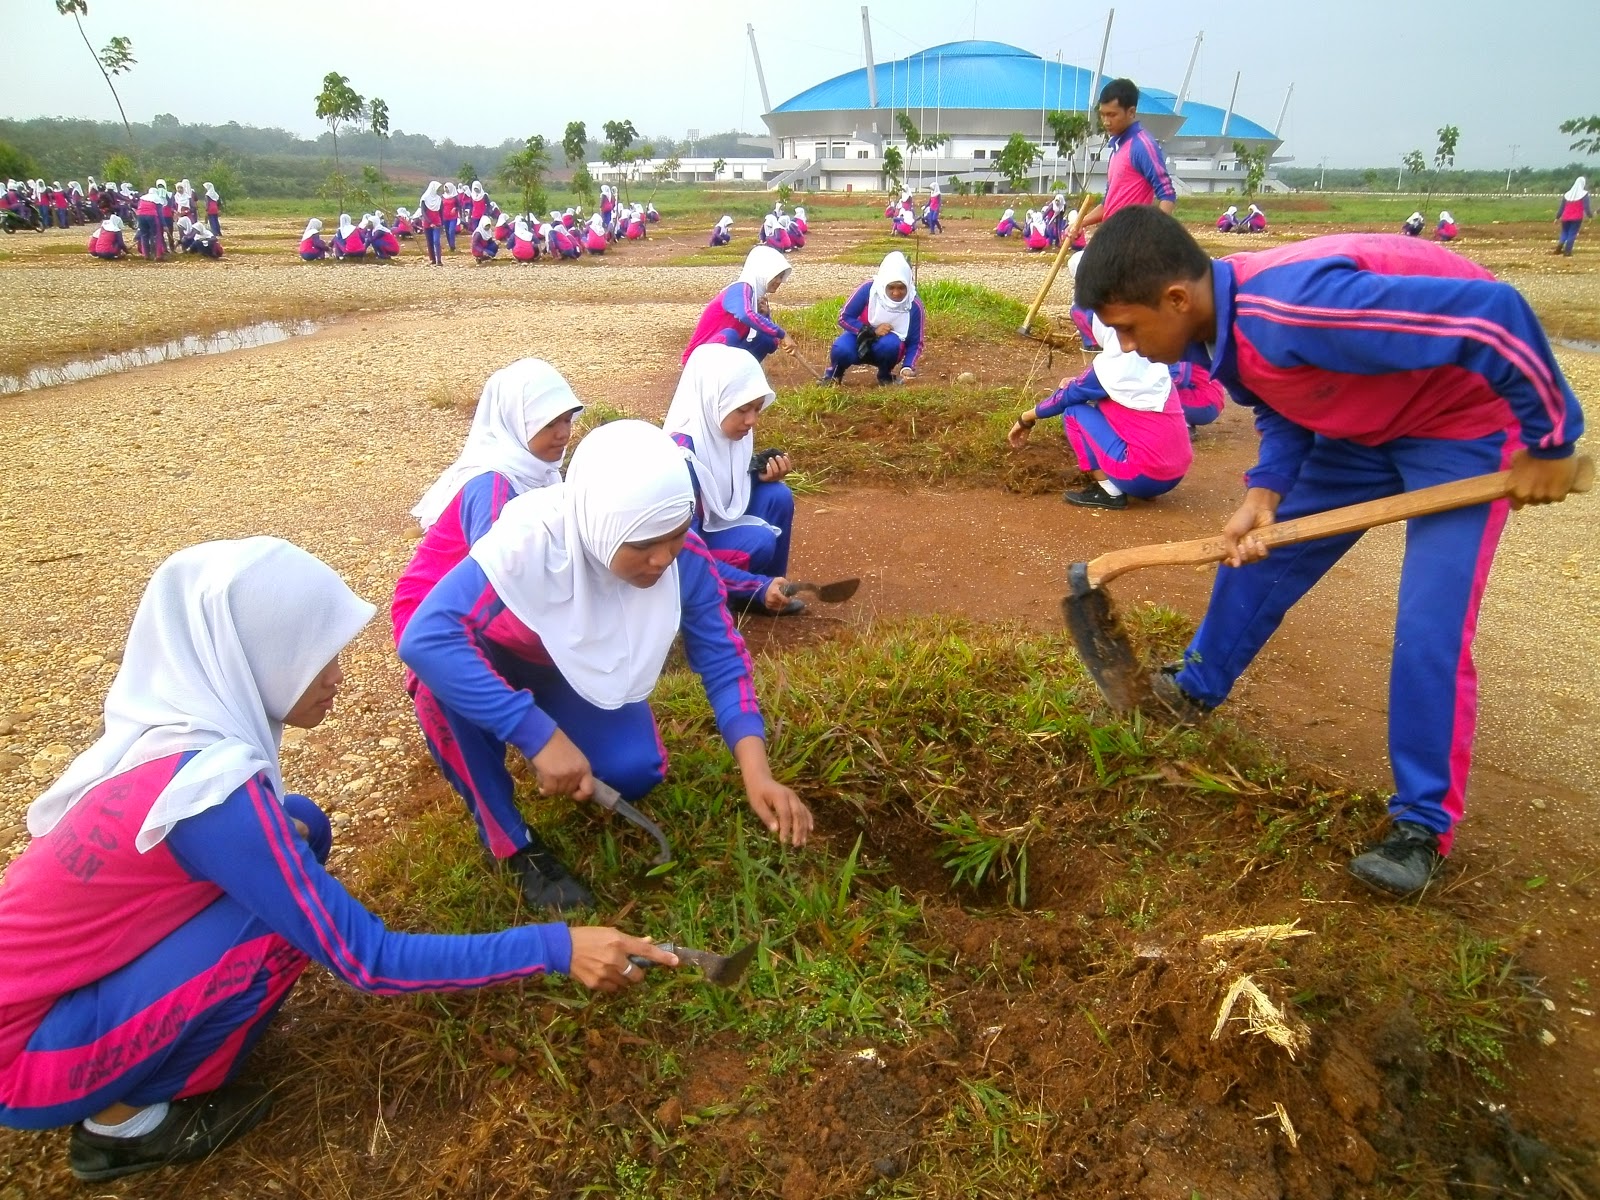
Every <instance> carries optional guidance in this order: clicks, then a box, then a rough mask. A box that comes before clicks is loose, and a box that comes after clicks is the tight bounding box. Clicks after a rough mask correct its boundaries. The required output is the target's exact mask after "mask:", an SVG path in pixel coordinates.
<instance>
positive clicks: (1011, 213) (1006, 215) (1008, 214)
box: [1000, 208, 1017, 225]
mask: <svg viewBox="0 0 1600 1200" xmlns="http://www.w3.org/2000/svg"><path fill="white" fill-rule="evenodd" d="M1016 219H1017V210H1016V209H1014V208H1008V209H1006V210H1005V212H1003V213H1001V214H1000V223H1001V224H1002V225H1003V224H1005V222H1007V221H1015V220H1016Z"/></svg>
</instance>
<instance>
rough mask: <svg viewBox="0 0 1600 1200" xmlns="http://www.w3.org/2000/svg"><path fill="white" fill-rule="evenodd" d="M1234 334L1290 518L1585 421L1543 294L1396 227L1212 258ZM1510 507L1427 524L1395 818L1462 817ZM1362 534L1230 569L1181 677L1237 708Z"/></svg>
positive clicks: (1412, 556) (1389, 489) (1395, 736)
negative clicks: (1293, 620) (1480, 648)
mask: <svg viewBox="0 0 1600 1200" xmlns="http://www.w3.org/2000/svg"><path fill="white" fill-rule="evenodd" d="M1212 272H1213V287H1214V296H1215V303H1216V311H1217V339H1216V342H1215V343H1214V346H1212V347H1206V348H1204V349H1201V348H1198V347H1197V348H1195V351H1194V355H1195V357H1196V359H1197V360H1198V361H1201V362H1202V363H1203V364H1204V365H1206V366H1207V367H1208V369H1209V370H1210V371H1211V373H1212V375H1214V376H1215V377H1216V378H1217V379H1219V380H1220V381H1221V382H1222V383H1223V384H1224V385H1225V386H1226V387H1227V389H1228V391H1229V392H1230V393H1231V394H1232V395H1233V397H1234V399H1235V400H1237V401H1239V402H1240V403H1242V404H1246V405H1248V406H1249V407H1250V408H1251V409H1252V410H1253V411H1254V412H1255V418H1256V428H1257V430H1258V431H1259V432H1260V435H1261V449H1260V454H1259V457H1258V460H1257V463H1256V465H1255V466H1254V467H1252V468H1251V469H1250V471H1249V472H1248V473H1247V474H1246V483H1247V484H1249V485H1250V486H1252V487H1262V488H1268V489H1270V490H1272V491H1274V492H1277V493H1279V494H1280V495H1281V496H1283V502H1282V504H1281V505H1280V507H1279V509H1278V514H1277V515H1278V519H1279V520H1280V521H1281V520H1289V519H1292V518H1294V517H1298V516H1303V515H1305V514H1307V513H1312V512H1320V511H1323V510H1325V509H1330V508H1336V507H1340V506H1343V505H1348V504H1357V503H1361V502H1363V501H1366V500H1372V499H1377V498H1380V497H1383V496H1392V495H1396V494H1399V493H1401V492H1406V491H1411V490H1414V489H1417V488H1422V487H1427V486H1429V485H1431V484H1436V483H1445V482H1449V481H1451V480H1455V479H1462V478H1465V477H1468V476H1471V475H1478V474H1484V473H1488V472H1492V471H1498V470H1501V469H1504V468H1505V467H1507V466H1509V465H1510V462H1511V458H1512V455H1513V454H1515V453H1516V452H1517V451H1519V450H1522V449H1526V450H1527V452H1528V453H1529V454H1530V455H1533V456H1534V457H1538V458H1564V457H1566V456H1568V455H1570V454H1571V453H1572V452H1573V446H1574V443H1575V442H1576V441H1577V440H1578V437H1579V435H1580V434H1581V433H1582V432H1583V413H1582V411H1581V410H1580V409H1579V407H1578V401H1577V398H1576V397H1575V396H1574V395H1573V392H1572V389H1571V387H1570V386H1568V384H1567V382H1566V380H1565V379H1563V378H1562V375H1561V371H1560V369H1559V368H1558V367H1557V365H1556V362H1555V358H1554V356H1553V355H1552V353H1551V351H1550V346H1549V343H1548V342H1547V341H1546V340H1545V336H1544V331H1543V330H1542V329H1541V328H1540V326H1539V322H1538V319H1537V318H1536V317H1535V316H1534V314H1533V310H1532V309H1531V308H1530V307H1529V306H1528V303H1527V301H1526V300H1524V299H1523V297H1522V296H1521V295H1520V294H1519V293H1518V292H1517V291H1516V290H1515V289H1514V288H1512V287H1510V286H1509V285H1508V284H1504V283H1500V282H1498V281H1496V280H1495V279H1494V277H1493V276H1492V275H1490V274H1489V273H1488V272H1487V271H1485V270H1484V269H1483V268H1481V267H1479V266H1477V265H1476V264H1474V263H1472V262H1469V261H1468V260H1466V259H1464V258H1462V257H1460V256H1459V255H1457V254H1454V253H1452V252H1451V251H1449V250H1446V249H1444V248H1443V247H1440V246H1436V245H1433V244H1432V243H1428V242H1420V241H1415V240H1412V239H1408V238H1402V237H1396V236H1389V235H1381V234H1378V235H1348V236H1339V237H1323V238H1313V239H1311V240H1308V241H1304V242H1299V243H1297V244H1295V245H1292V246H1285V247H1282V248H1280V249H1275V250H1267V251H1263V252H1261V253H1257V254H1241V255H1235V256H1231V257H1229V258H1225V259H1221V260H1218V261H1215V262H1214V263H1213V264H1212ZM1508 509H1509V505H1508V503H1507V502H1506V501H1498V502H1496V503H1494V504H1485V505H1479V506H1476V507H1474V508H1467V509H1459V510H1456V511H1453V512H1446V513H1438V514H1435V515H1433V516H1429V517H1419V518H1417V519H1415V520H1412V521H1411V522H1409V523H1408V526H1407V532H1406V550H1405V561H1404V565H1403V567H1402V570H1401V576H1400V596H1399V614H1398V617H1397V621H1396V626H1395V644H1394V660H1393V667H1392V670H1391V675H1390V695H1389V741H1390V757H1391V760H1392V761H1393V765H1394V776H1395V795H1394V798H1393V799H1392V800H1391V801H1390V812H1391V814H1392V815H1393V816H1394V817H1395V818H1396V819H1397V820H1407V821H1414V822H1416V823H1418V824H1421V825H1424V826H1426V827H1428V828H1429V829H1431V830H1433V831H1434V832H1436V833H1438V834H1440V835H1441V842H1440V845H1441V849H1442V850H1444V851H1448V849H1449V846H1450V840H1451V832H1452V830H1453V829H1454V827H1455V823H1456V822H1457V821H1458V820H1459V819H1460V817H1461V815H1462V812H1463V807H1464V799H1465V795H1466V780H1467V771H1468V767H1469V765H1470V762H1471V754H1472V739H1473V733H1474V730H1475V726H1476V720H1477V674H1476V669H1475V667H1474V665H1473V661H1472V638H1473V634H1474V632H1475V630H1476V626H1477V619H1478V606H1479V602H1480V600H1481V598H1482V594H1483V588H1484V585H1485V583H1486V582H1487V580H1488V575H1489V568H1490V564H1491V562H1492V560H1493V557H1494V550H1495V545H1496V543H1497V542H1498V540H1499V536H1500V531H1501V528H1502V527H1503V526H1504V524H1505V520H1506V515H1507V512H1508ZM1359 537H1360V534H1359V533H1357V534H1350V535H1347V536H1344V537H1337V538H1326V539H1322V540H1320V541H1315V542H1308V543H1304V544H1302V545H1298V546H1284V547H1279V548H1277V549H1274V550H1273V551H1272V554H1271V556H1270V557H1268V558H1266V559H1264V560H1262V561H1260V562H1256V563H1251V564H1248V565H1246V566H1244V567H1240V568H1236V569H1235V568H1228V567H1224V568H1222V569H1221V570H1219V571H1218V573H1217V581H1216V585H1215V588H1214V590H1213V592H1212V597H1211V603H1210V606H1209V607H1208V609H1207V612H1206V616H1205V620H1204V621H1203V622H1202V624H1201V626H1200V629H1199V631H1198V632H1197V633H1196V635H1195V638H1194V641H1193V642H1192V643H1191V644H1190V646H1189V649H1188V651H1187V652H1186V654H1185V659H1184V667H1183V669H1182V671H1181V672H1180V673H1179V674H1178V677H1177V678H1178V683H1179V684H1180V686H1182V687H1183V689H1184V690H1185V691H1187V692H1188V693H1189V694H1190V695H1192V696H1194V697H1196V698H1197V699H1199V700H1201V701H1202V702H1204V703H1206V704H1217V703H1220V702H1221V701H1222V700H1223V699H1225V698H1226V697H1227V695H1228V693H1229V692H1230V691H1231V689H1232V687H1233V684H1234V681H1235V680H1236V679H1237V678H1238V676H1239V675H1240V674H1241V673H1242V672H1243V671H1244V669H1245V668H1246V667H1247V666H1248V665H1249V663H1250V661H1251V660H1252V659H1253V658H1254V656H1255V654H1256V652H1257V651H1258V650H1259V649H1260V648H1261V646H1262V645H1263V644H1264V643H1265V642H1266V640H1267V638H1268V637H1269V636H1270V635H1271V634H1272V632H1273V630H1274V629H1276V628H1277V626H1278V624H1279V622H1280V621H1281V620H1282V619H1283V616H1284V614H1285V613H1286V612H1287V611H1288V610H1289V608H1290V607H1291V606H1292V605H1293V604H1294V603H1295V601H1296V600H1298V599H1299V598H1300V596H1302V595H1304V594H1305V592H1306V591H1307V590H1309V589H1310V587H1311V586H1312V585H1313V584H1314V583H1315V582H1316V581H1317V580H1318V579H1319V578H1321V577H1322V575H1323V574H1324V573H1325V572H1326V571H1327V570H1328V569H1329V568H1330V567H1332V566H1333V564H1334V563H1335V562H1337V561H1338V559H1339V558H1340V556H1341V555H1343V554H1344V552H1345V551H1346V550H1348V549H1349V548H1350V547H1351V546H1352V545H1354V544H1355V542H1356V540H1357V539H1358V538H1359Z"/></svg>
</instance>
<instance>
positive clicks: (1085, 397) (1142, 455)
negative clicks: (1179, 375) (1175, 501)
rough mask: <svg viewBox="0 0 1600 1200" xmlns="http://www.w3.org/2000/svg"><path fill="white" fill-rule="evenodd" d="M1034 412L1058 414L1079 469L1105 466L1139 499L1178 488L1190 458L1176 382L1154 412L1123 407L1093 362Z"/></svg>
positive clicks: (1191, 450) (1111, 476)
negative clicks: (1093, 365) (1163, 402)
mask: <svg viewBox="0 0 1600 1200" xmlns="http://www.w3.org/2000/svg"><path fill="white" fill-rule="evenodd" d="M1034 412H1035V413H1037V414H1038V417H1039V419H1040V420H1048V419H1049V418H1051V417H1057V416H1059V417H1060V418H1061V423H1062V426H1063V429H1064V431H1065V433H1066V436H1067V441H1068V442H1069V443H1070V444H1071V445H1072V451H1073V453H1074V454H1075V455H1076V456H1077V459H1078V466H1079V468H1080V469H1082V470H1085V471H1104V472H1105V473H1106V476H1107V478H1109V479H1110V480H1111V481H1112V482H1114V483H1115V484H1116V485H1117V486H1118V487H1119V488H1121V489H1122V490H1123V491H1124V492H1127V493H1128V495H1130V496H1136V497H1138V498H1139V499H1141V500H1153V499H1155V497H1157V496H1160V495H1163V494H1165V493H1166V492H1170V491H1171V490H1172V489H1173V488H1175V487H1177V486H1178V484H1179V483H1180V482H1182V480H1183V477H1184V475H1186V474H1187V473H1188V471H1189V466H1190V464H1191V463H1193V462H1194V448H1193V447H1192V446H1191V445H1190V443H1189V426H1188V424H1187V423H1186V422H1185V421H1184V410H1183V405H1182V403H1181V402H1180V400H1179V394H1178V389H1177V388H1176V387H1174V388H1173V389H1172V392H1171V394H1169V395H1168V396H1167V402H1166V405H1165V406H1164V407H1163V408H1161V409H1159V410H1157V411H1154V412H1142V411H1139V410H1137V409H1132V408H1125V407H1124V406H1122V405H1121V404H1118V403H1117V402H1116V401H1114V400H1112V399H1111V398H1110V397H1109V396H1108V395H1107V394H1106V390H1105V388H1104V387H1102V386H1101V385H1100V379H1099V377H1098V376H1097V375H1095V373H1094V368H1093V367H1092V366H1091V367H1090V368H1089V369H1088V370H1087V371H1085V372H1084V373H1083V374H1082V375H1080V376H1078V378H1076V379H1074V380H1073V381H1072V382H1071V383H1069V384H1068V385H1067V386H1066V387H1064V388H1060V389H1058V390H1057V391H1056V393H1055V394H1054V395H1052V396H1051V397H1050V398H1049V399H1048V400H1045V401H1044V402H1043V403H1041V404H1039V405H1038V406H1037V407H1036V408H1035V409H1034Z"/></svg>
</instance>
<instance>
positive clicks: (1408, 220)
mask: <svg viewBox="0 0 1600 1200" xmlns="http://www.w3.org/2000/svg"><path fill="white" fill-rule="evenodd" d="M1413 221H1415V222H1416V223H1417V224H1418V225H1421V224H1422V214H1421V213H1419V212H1414V213H1412V214H1411V215H1410V216H1409V217H1407V218H1406V224H1407V225H1409V224H1411V222H1413Z"/></svg>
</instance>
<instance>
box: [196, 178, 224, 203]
mask: <svg viewBox="0 0 1600 1200" xmlns="http://www.w3.org/2000/svg"><path fill="white" fill-rule="evenodd" d="M200 186H201V187H203V188H205V190H206V199H207V200H217V201H221V199H222V197H221V196H219V195H217V189H216V187H215V186H214V185H212V184H211V183H209V182H207V183H202V184H201V185H200Z"/></svg>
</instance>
